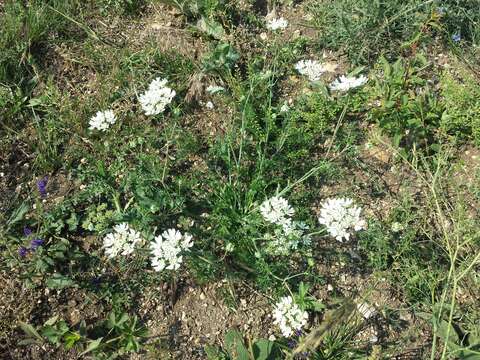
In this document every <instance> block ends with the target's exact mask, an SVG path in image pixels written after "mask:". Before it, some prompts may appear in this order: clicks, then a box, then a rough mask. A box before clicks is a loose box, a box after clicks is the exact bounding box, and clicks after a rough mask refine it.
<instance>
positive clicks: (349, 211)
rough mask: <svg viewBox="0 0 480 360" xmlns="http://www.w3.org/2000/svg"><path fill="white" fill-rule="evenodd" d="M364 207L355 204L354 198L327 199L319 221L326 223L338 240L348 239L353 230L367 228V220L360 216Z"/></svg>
mask: <svg viewBox="0 0 480 360" xmlns="http://www.w3.org/2000/svg"><path fill="white" fill-rule="evenodd" d="M361 211H362V209H361V208H360V207H357V206H355V205H354V204H353V200H352V199H347V198H338V199H327V201H325V202H324V203H323V204H322V208H321V209H320V217H319V218H318V221H319V222H320V224H322V225H325V227H326V228H327V230H328V232H329V233H330V235H331V236H333V237H334V238H335V239H337V240H338V241H343V239H346V240H348V239H349V238H350V235H351V231H352V230H353V231H359V230H362V229H364V228H365V226H366V223H365V220H363V219H361V218H360V212H361Z"/></svg>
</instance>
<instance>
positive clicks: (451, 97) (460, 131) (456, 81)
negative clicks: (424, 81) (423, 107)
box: [440, 64, 480, 145]
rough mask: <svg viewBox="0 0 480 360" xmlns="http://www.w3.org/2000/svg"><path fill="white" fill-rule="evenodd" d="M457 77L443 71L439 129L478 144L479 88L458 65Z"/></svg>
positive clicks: (473, 79) (479, 121)
mask: <svg viewBox="0 0 480 360" xmlns="http://www.w3.org/2000/svg"><path fill="white" fill-rule="evenodd" d="M457 69H458V72H459V74H458V75H457V76H455V75H453V73H452V72H449V71H445V72H444V73H443V75H442V78H441V95H442V98H443V102H444V104H445V112H444V113H443V114H442V118H441V120H440V128H441V129H442V130H443V131H444V132H446V133H447V134H451V135H454V136H456V137H458V138H460V139H463V140H465V139H469V138H472V139H473V141H474V142H475V144H477V145H479V144H480V87H479V86H478V81H477V79H476V78H475V77H474V76H473V75H472V74H470V73H469V71H468V70H466V69H464V68H462V67H461V65H460V64H458V67H457Z"/></svg>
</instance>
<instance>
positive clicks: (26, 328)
mask: <svg viewBox="0 0 480 360" xmlns="http://www.w3.org/2000/svg"><path fill="white" fill-rule="evenodd" d="M19 324H20V327H21V329H22V330H23V332H24V333H25V334H27V335H28V336H31V337H33V338H36V339H37V340H39V341H43V338H42V337H41V336H40V334H39V333H38V331H37V330H35V328H34V327H33V326H32V325H30V324H27V323H24V322H23V321H20V322H19Z"/></svg>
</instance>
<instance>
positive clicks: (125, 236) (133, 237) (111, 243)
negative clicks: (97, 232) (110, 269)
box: [103, 223, 142, 258]
mask: <svg viewBox="0 0 480 360" xmlns="http://www.w3.org/2000/svg"><path fill="white" fill-rule="evenodd" d="M140 241H142V236H141V234H140V233H139V232H138V231H135V230H134V229H132V228H130V226H129V225H128V224H127V223H122V224H118V225H115V226H114V227H113V232H111V233H109V234H107V235H106V236H105V237H104V238H103V247H104V248H105V254H106V255H107V256H108V257H109V258H114V257H116V256H118V255H119V254H121V255H130V254H131V253H132V252H133V250H134V249H135V245H136V244H137V243H139V242H140Z"/></svg>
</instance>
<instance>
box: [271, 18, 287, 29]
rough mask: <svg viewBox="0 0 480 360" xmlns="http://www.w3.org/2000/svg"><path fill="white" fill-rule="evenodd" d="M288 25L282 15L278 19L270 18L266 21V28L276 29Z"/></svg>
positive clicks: (284, 27)
mask: <svg viewBox="0 0 480 360" xmlns="http://www.w3.org/2000/svg"><path fill="white" fill-rule="evenodd" d="M287 26H288V21H287V20H285V19H284V18H283V17H280V18H278V19H276V18H274V19H270V20H268V21H267V29H269V30H272V31H276V30H284V29H286V28H287Z"/></svg>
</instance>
